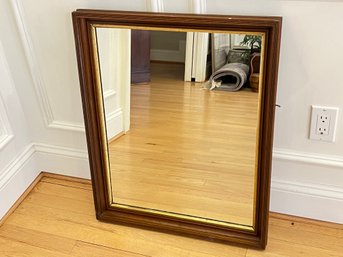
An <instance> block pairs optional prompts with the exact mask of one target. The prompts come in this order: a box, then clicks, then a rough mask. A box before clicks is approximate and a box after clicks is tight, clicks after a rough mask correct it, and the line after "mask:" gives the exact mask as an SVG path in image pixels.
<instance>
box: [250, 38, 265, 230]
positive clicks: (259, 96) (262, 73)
mask: <svg viewBox="0 0 343 257" xmlns="http://www.w3.org/2000/svg"><path fill="white" fill-rule="evenodd" d="M261 36H262V47H261V61H260V77H259V82H258V106H257V114H258V117H257V120H258V127H257V129H256V148H255V153H256V154H255V171H254V172H255V174H254V179H255V182H254V208H253V225H252V227H253V229H254V230H255V228H256V201H257V182H258V181H257V175H258V164H259V162H258V160H259V158H258V156H259V154H260V152H259V149H260V144H259V143H260V140H259V139H260V137H259V135H260V129H261V100H262V95H264V91H263V92H262V82H263V79H264V59H265V58H264V56H265V45H266V44H265V43H266V42H265V41H266V33H264V32H263V33H261ZM261 64H262V65H261Z"/></svg>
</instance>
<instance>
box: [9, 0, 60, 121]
mask: <svg viewBox="0 0 343 257" xmlns="http://www.w3.org/2000/svg"><path fill="white" fill-rule="evenodd" d="M11 4H12V9H13V13H14V17H15V20H16V23H17V27H18V30H19V34H20V37H21V41H22V45H23V47H24V51H25V55H26V60H27V62H28V64H29V68H30V72H31V76H32V79H33V82H34V86H35V91H36V94H37V97H38V100H39V104H40V107H41V110H42V113H43V117H44V121H45V123H46V125H47V126H48V125H49V124H50V123H51V122H53V120H54V116H53V113H52V108H51V105H50V102H49V97H48V94H47V92H46V88H45V86H44V81H43V78H42V76H41V72H40V70H39V68H38V67H39V66H38V61H37V58H36V55H35V53H34V50H33V44H32V40H31V37H30V32H29V31H28V29H27V27H26V25H25V24H26V21H25V19H24V11H23V6H22V3H21V1H20V0H11Z"/></svg>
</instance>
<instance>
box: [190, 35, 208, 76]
mask: <svg viewBox="0 0 343 257" xmlns="http://www.w3.org/2000/svg"><path fill="white" fill-rule="evenodd" d="M208 46H209V33H203V32H187V38H186V59H185V81H192V79H194V80H195V82H204V81H205V80H206V75H207V70H208V67H207V55H208V52H209V47H208Z"/></svg>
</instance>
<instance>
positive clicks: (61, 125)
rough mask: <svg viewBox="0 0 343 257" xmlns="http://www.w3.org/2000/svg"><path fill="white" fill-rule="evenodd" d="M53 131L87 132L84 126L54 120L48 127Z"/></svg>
mask: <svg viewBox="0 0 343 257" xmlns="http://www.w3.org/2000/svg"><path fill="white" fill-rule="evenodd" d="M48 127H49V128H52V129H60V130H68V131H74V132H85V126H84V125H83V124H77V123H72V122H67V121H59V120H54V121H53V122H51V123H50V124H49V125H48Z"/></svg>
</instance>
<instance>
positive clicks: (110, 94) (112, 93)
mask: <svg viewBox="0 0 343 257" xmlns="http://www.w3.org/2000/svg"><path fill="white" fill-rule="evenodd" d="M116 94H117V91H115V90H114V89H108V90H106V91H105V92H104V93H103V97H104V99H108V98H110V97H113V96H115V95H116Z"/></svg>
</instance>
